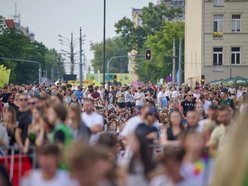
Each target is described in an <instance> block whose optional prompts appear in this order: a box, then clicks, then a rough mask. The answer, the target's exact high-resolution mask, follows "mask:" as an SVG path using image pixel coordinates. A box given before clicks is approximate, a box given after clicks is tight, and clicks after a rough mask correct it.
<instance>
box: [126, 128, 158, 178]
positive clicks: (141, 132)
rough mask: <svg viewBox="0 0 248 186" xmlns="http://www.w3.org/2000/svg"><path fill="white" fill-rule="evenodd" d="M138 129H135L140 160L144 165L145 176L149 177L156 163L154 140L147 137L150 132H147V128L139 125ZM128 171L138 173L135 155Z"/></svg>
mask: <svg viewBox="0 0 248 186" xmlns="http://www.w3.org/2000/svg"><path fill="white" fill-rule="evenodd" d="M137 129H138V130H137ZM137 129H136V130H135V136H136V138H137V140H138V142H139V146H140V149H139V151H140V160H141V163H142V165H143V166H144V170H145V172H144V173H145V176H146V177H147V176H148V174H149V173H150V172H151V171H152V170H153V169H154V167H155V163H154V161H153V146H152V145H153V141H152V140H150V139H148V138H147V137H146V136H147V135H148V134H149V133H147V132H148V131H147V130H146V129H145V128H143V127H138V128H137ZM128 171H129V173H131V174H136V172H135V155H133V157H132V158H131V161H130V164H129V169H128Z"/></svg>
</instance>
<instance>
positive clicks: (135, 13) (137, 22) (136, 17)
mask: <svg viewBox="0 0 248 186" xmlns="http://www.w3.org/2000/svg"><path fill="white" fill-rule="evenodd" d="M141 14H142V9H137V8H133V9H132V21H133V23H134V26H135V27H138V26H142V19H141V17H140V15H141Z"/></svg>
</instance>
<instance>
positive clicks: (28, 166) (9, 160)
mask: <svg viewBox="0 0 248 186" xmlns="http://www.w3.org/2000/svg"><path fill="white" fill-rule="evenodd" d="M34 150H35V148H34V147H30V148H29V152H30V153H28V154H23V153H22V152H21V151H20V149H19V148H17V147H7V148H1V151H2V152H3V154H6V155H2V156H0V164H1V165H3V166H5V167H6V169H7V171H8V173H9V178H10V181H11V183H12V185H13V186H19V182H20V179H21V178H22V176H24V175H25V174H27V173H28V172H29V171H30V170H32V169H34V168H35V167H36V155H35V153H34Z"/></svg>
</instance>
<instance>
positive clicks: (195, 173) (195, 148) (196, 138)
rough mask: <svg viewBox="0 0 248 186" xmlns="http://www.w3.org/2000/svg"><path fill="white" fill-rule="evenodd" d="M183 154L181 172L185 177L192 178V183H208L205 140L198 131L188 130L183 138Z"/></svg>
mask: <svg viewBox="0 0 248 186" xmlns="http://www.w3.org/2000/svg"><path fill="white" fill-rule="evenodd" d="M183 144H184V149H185V155H184V157H183V163H182V167H181V172H182V174H183V175H184V176H185V177H186V178H191V179H193V180H194V185H206V186H207V185H208V182H209V174H208V172H207V171H208V170H207V169H208V168H209V166H210V160H209V157H208V155H207V154H205V153H204V146H205V140H204V138H203V136H202V135H201V134H200V133H196V132H190V133H188V134H187V135H186V136H185V139H184V142H183Z"/></svg>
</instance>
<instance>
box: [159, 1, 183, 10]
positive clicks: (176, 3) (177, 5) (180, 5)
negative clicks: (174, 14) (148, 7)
mask: <svg viewBox="0 0 248 186" xmlns="http://www.w3.org/2000/svg"><path fill="white" fill-rule="evenodd" d="M158 3H165V4H166V5H167V6H168V7H173V8H183V9H184V7H185V0H159V1H158Z"/></svg>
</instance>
